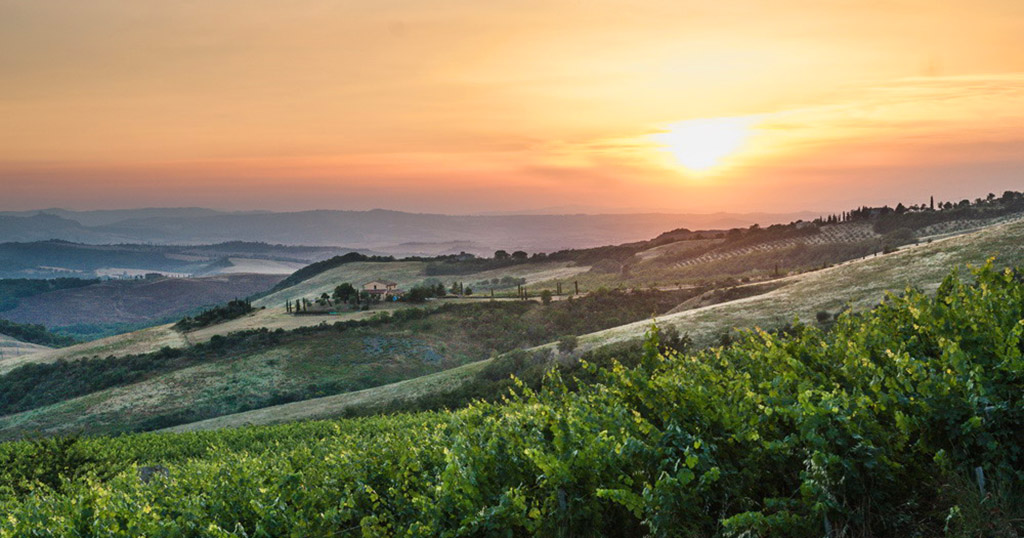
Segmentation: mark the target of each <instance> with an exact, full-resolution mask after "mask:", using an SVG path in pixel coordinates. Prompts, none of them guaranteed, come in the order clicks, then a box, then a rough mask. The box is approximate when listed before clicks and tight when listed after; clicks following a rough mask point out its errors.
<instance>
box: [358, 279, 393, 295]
mask: <svg viewBox="0 0 1024 538" xmlns="http://www.w3.org/2000/svg"><path fill="white" fill-rule="evenodd" d="M363 291H365V292H366V293H369V294H370V295H380V296H381V297H388V296H391V295H401V294H402V290H399V289H398V283H397V282H392V281H390V280H371V281H370V282H367V283H366V284H363Z"/></svg>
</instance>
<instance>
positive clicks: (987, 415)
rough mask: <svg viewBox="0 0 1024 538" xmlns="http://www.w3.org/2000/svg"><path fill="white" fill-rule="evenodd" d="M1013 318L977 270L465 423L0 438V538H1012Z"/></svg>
mask: <svg viewBox="0 0 1024 538" xmlns="http://www.w3.org/2000/svg"><path fill="white" fill-rule="evenodd" d="M975 279H976V280H975ZM965 280H967V281H968V282H965ZM876 298H877V297H876ZM1022 319H1024V281H1022V278H1021V275H1020V273H1016V274H1015V273H1013V272H1011V271H1009V270H1006V271H1005V272H1004V271H1000V270H995V269H992V268H988V267H987V268H984V269H982V270H979V271H977V272H975V273H974V274H973V275H962V276H961V275H958V274H953V275H951V276H950V277H949V278H947V279H946V280H945V281H944V282H943V283H942V284H941V285H940V286H938V288H937V290H936V291H935V293H933V294H926V293H922V292H918V291H913V290H909V291H907V292H906V293H905V294H904V295H903V296H901V297H897V296H891V297H889V298H887V299H886V300H884V301H883V302H882V304H880V305H878V306H876V307H875V308H873V309H872V310H870V311H868V312H866V313H863V314H852V313H848V314H845V315H842V316H841V317H840V318H839V320H838V321H837V322H836V323H835V325H834V326H833V327H831V329H830V330H828V331H823V330H820V329H817V328H814V327H811V326H802V327H795V328H792V329H791V330H789V331H787V332H786V333H784V334H777V335H773V334H769V333H765V332H763V331H759V332H751V333H748V334H747V335H746V336H744V337H742V338H741V339H740V340H739V341H738V342H736V343H734V344H732V345H730V346H728V347H725V348H716V349H712V350H708V351H705V352H702V353H698V354H686V355H681V354H677V353H659V351H658V348H659V345H658V344H659V342H658V340H657V337H656V336H654V337H652V338H651V339H650V340H649V341H648V343H647V345H646V346H645V347H644V350H643V351H642V353H640V356H639V357H638V360H637V361H636V363H637V366H636V367H635V368H631V369H627V368H621V367H618V368H610V369H603V370H600V371H597V370H595V371H593V372H592V373H593V375H595V376H596V379H597V380H599V382H598V383H593V384H587V385H582V386H579V387H577V388H576V389H574V390H572V389H569V388H567V386H566V384H565V383H564V382H563V380H562V379H560V378H559V377H558V376H553V377H551V378H549V379H548V380H547V381H546V382H545V383H544V385H543V387H542V388H541V390H539V391H532V390H525V389H524V390H520V391H518V394H517V395H514V396H511V397H510V398H509V399H508V400H507V401H505V402H501V403H497V404H485V403H478V404H475V405H473V406H471V407H469V408H466V409H463V410H459V411H455V412H445V413H423V414H412V415H398V416H394V417H378V418H371V419H359V420H342V421H334V422H311V423H299V424H289V425H282V426H273V427H256V428H243V429H237V430H221V431H217V432H200V433H189V434H173V435H172V434H160V435H153V434H148V435H131V436H122V437H116V438H95V439H86V440H81V441H74V440H62V441H37V442H20V443H8V444H3V445H0V462H2V463H3V464H4V465H2V466H0V469H2V470H0V510H2V511H3V513H4V514H5V517H4V518H0V536H22V535H28V534H33V535H36V534H39V531H40V530H42V529H45V535H50V536H72V535H74V536H82V535H86V536H97V535H110V536H115V535H119V536H124V535H136V536H141V535H145V536H217V537H228V536H239V537H241V536H283V535H293V536H294V535H301V536H310V537H317V536H324V537H326V536H360V535H361V536H394V535H409V536H528V535H531V536H623V537H625V536H640V535H651V536H680V535H683V536H687V535H688V536H817V535H822V534H824V535H826V536H893V537H895V536H938V535H944V534H945V535H954V536H1017V535H1019V534H1020V533H1021V532H1024V524H1022V521H1024V517H1022V516H1024V513H1022V512H1021V509H1022V508H1021V507H1022V506H1024V503H1021V502H1020V501H1021V499H1022V498H1024V491H1022V489H1021V484H1024V474H1022V472H1021V469H1024V453H1022V452H1021V448H1020V447H1021V445H1022V441H1024V439H1022V437H1021V432H1024V412H1022V410H1024V401H1022V394H1024V392H1022V391H1021V386H1022V383H1024V378H1022V374H1024V359H1022V357H1024V323H1022ZM656 334H657V333H655V335H656ZM140 478H141V479H140Z"/></svg>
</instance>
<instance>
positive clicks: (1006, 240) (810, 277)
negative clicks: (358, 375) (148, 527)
mask: <svg viewBox="0 0 1024 538" xmlns="http://www.w3.org/2000/svg"><path fill="white" fill-rule="evenodd" d="M992 256H996V257H997V260H998V263H1000V264H1005V265H1024V221H1021V220H1016V221H1014V222H1008V223H1003V224H997V225H994V226H991V227H988V228H985V229H982V230H979V231H976V232H972V233H968V234H964V235H959V236H955V237H951V238H947V239H941V240H936V241H933V242H931V243H923V244H920V245H917V246H911V247H907V248H905V249H903V250H900V251H898V252H894V253H891V254H887V255H879V256H875V257H871V258H866V259H860V260H855V261H851V262H847V263H845V264H842V265H838V266H835V267H831V268H828V269H823V270H820V271H815V272H810V273H804V274H800V275H796V276H793V277H789V278H787V279H785V281H784V285H783V286H782V287H780V288H778V289H776V290H774V291H771V292H768V293H765V294H763V295H758V296H754V297H749V298H746V299H740V300H736V301H732V302H727V303H721V304H716V305H712V306H707V307H703V308H698V309H694V310H688V311H685V312H680V313H677V314H672V315H668V316H664V317H661V318H659V319H658V320H657V322H658V323H659V325H661V326H663V327H667V326H672V327H676V328H677V329H678V330H679V331H680V332H683V333H688V334H689V335H690V336H691V337H692V338H693V339H694V341H695V342H696V343H697V344H703V345H707V344H714V343H715V342H716V341H717V339H718V337H719V336H720V335H722V334H723V333H727V332H728V331H731V330H732V329H733V328H752V327H761V328H765V329H771V328H775V327H781V326H784V325H786V324H787V323H790V322H791V321H792V320H793V319H795V318H800V319H803V320H813V319H814V318H815V314H816V313H817V312H819V311H823V310H825V311H829V312H836V311H838V310H839V309H840V308H842V307H844V306H845V305H849V306H850V307H852V308H854V309H864V308H867V307H869V306H871V305H873V304H875V303H877V302H878V300H879V298H880V297H882V296H883V295H884V293H885V292H887V291H893V292H898V291H900V290H902V289H904V288H906V287H907V286H917V287H919V288H922V289H925V290H934V289H935V288H936V287H937V286H938V284H939V283H940V282H941V280H942V278H944V277H945V276H946V275H947V274H948V272H949V270H950V268H952V267H955V266H963V265H965V264H973V265H980V264H983V263H984V262H985V260H986V259H987V258H989V257H992ZM650 325H651V322H650V321H641V322H637V323H631V324H628V325H623V326H620V327H616V328H613V329H608V330H605V331H600V332H596V333H592V334H589V335H585V336H583V337H581V338H580V349H581V350H589V349H594V348H597V347H601V346H604V345H608V344H612V343H615V342H622V341H628V340H634V339H638V338H642V337H643V335H644V334H645V333H646V332H647V331H648V330H649V329H650ZM553 347H554V344H548V345H546V346H540V347H538V348H535V349H538V350H539V349H545V348H553ZM488 362H489V361H480V362H476V363H472V364H467V365H465V366H461V367H458V368H454V369H451V370H447V371H444V372H440V373H436V374H432V375H429V376H425V377H422V378H417V379H411V380H408V381H403V382H400V383H395V384H392V385H384V386H381V387H375V388H372V389H368V390H364V391H359V392H353V393H348V394H341V395H336V396H328V397H324V398H315V399H311V400H306V401H301V402H294V403H290V404H285V405H281V406H274V407H267V408H263V409H258V410H253V411H248V412H244V413H237V414H234V415H225V416H222V417H217V418H214V419H210V420H204V421H200V422H195V423H192V424H186V425H182V426H177V427H175V428H172V430H173V431H191V430H205V429H216V428H225V427H236V426H242V425H247V424H276V423H281V422H288V421H293V420H303V419H313V418H326V417H331V416H337V415H340V414H342V413H343V412H344V411H345V410H346V409H347V408H350V407H353V406H361V405H367V404H380V403H386V402H388V401H391V400H393V399H396V398H397V399H402V398H414V397H415V396H417V395H421V394H426V393H430V392H432V391H439V390H445V389H448V388H451V387H455V386H458V385H460V384H461V383H462V382H463V381H464V380H466V379H469V378H470V377H472V376H473V375H475V374H476V372H478V371H480V369H482V368H484V367H485V366H486V364H487V363H488Z"/></svg>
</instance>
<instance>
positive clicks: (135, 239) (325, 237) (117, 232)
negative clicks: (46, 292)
mask: <svg viewBox="0 0 1024 538" xmlns="http://www.w3.org/2000/svg"><path fill="white" fill-rule="evenodd" d="M817 216H818V215H817V214H816V213H810V212H801V213H785V214H771V213H746V214H738V213H711V214H670V213H633V214H614V215H612V214H605V215H590V214H575V215H551V214H544V215H474V216H465V215H438V214H423V213H405V212H400V211H389V210H383V209H374V210H371V211H333V210H319V211H301V212H282V213H274V212H242V213H228V212H220V211H215V210H211V209H203V208H146V209H127V210H106V211H68V210H63V209H47V210H40V211H19V212H4V213H0V242H13V241H45V240H50V239H59V240H65V241H74V242H78V243H87V244H119V243H136V244H138V243H143V244H157V245H170V244H175V245H190V244H191V245H195V244H209V243H221V242H226V241H254V242H265V243H271V244H282V245H313V246H335V247H345V248H351V249H372V250H375V251H380V252H387V253H392V254H396V255H415V254H424V255H435V254H442V253H447V252H450V251H452V250H453V249H459V250H466V251H467V252H475V253H478V254H483V253H491V252H493V251H494V250H495V249H498V248H502V249H506V250H508V249H522V250H526V251H528V252H541V251H553V250H559V249H565V248H586V247H594V246H599V245H608V244H616V243H625V242H630V241H638V240H643V239H650V238H651V237H654V236H656V235H658V234H660V233H662V232H665V231H666V230H672V229H676V228H690V229H723V228H734V227H746V226H749V225H751V224H754V223H757V224H761V225H769V224H775V223H785V222H791V221H794V220H800V219H804V220H806V219H812V218H814V217H817Z"/></svg>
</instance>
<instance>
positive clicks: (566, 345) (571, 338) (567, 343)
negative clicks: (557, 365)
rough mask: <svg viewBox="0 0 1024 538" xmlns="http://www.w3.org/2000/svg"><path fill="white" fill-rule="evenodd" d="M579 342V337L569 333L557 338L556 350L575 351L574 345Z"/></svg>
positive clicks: (561, 351)
mask: <svg viewBox="0 0 1024 538" xmlns="http://www.w3.org/2000/svg"><path fill="white" fill-rule="evenodd" d="M577 344H579V338H577V337H576V336H575V335H572V334H569V335H566V336H563V337H561V338H559V339H558V352H559V353H562V354H568V353H572V352H573V351H576V346H577Z"/></svg>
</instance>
